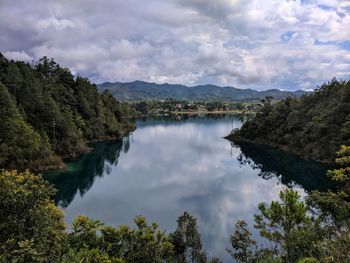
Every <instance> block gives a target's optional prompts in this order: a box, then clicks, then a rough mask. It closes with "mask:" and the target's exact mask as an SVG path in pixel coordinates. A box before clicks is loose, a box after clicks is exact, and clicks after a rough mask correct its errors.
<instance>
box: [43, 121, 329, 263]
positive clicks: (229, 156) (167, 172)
mask: <svg viewBox="0 0 350 263" xmlns="http://www.w3.org/2000/svg"><path fill="white" fill-rule="evenodd" d="M182 118H183V119H180V120H178V119H175V120H174V119H167V120H164V119H157V118H155V119H147V120H141V121H138V122H137V130H136V131H135V132H134V133H133V134H132V135H130V136H129V137H128V138H125V139H124V140H123V141H119V142H103V143H97V144H96V145H95V147H96V148H95V150H94V151H93V152H91V153H89V154H86V155H84V156H82V157H81V158H79V159H78V160H76V161H75V162H73V163H71V164H70V165H69V168H70V170H69V171H67V172H61V173H50V174H47V175H46V177H47V178H48V179H49V180H50V181H51V182H53V183H54V184H55V185H56V187H57V188H58V189H59V193H58V196H57V201H58V203H59V205H60V206H62V207H64V210H65V217H66V220H67V222H72V219H73V217H74V216H76V215H77V214H85V215H87V216H89V217H91V218H95V219H101V220H102V221H103V222H105V223H106V224H110V225H114V226H118V225H120V224H129V225H130V224H132V222H133V218H134V217H135V216H136V215H139V214H141V215H144V216H146V218H147V219H148V220H149V221H151V222H158V223H159V225H160V226H161V228H162V229H163V230H166V231H167V232H170V231H173V230H174V229H175V227H176V218H177V217H178V216H179V215H181V214H182V213H183V212H184V211H188V212H190V213H191V214H193V215H194V216H195V217H197V218H198V222H199V226H200V230H201V234H202V237H203V241H204V246H205V248H206V249H207V251H208V252H209V254H210V256H217V257H220V258H222V259H223V260H224V262H232V259H230V257H229V255H228V254H227V252H226V246H228V244H229V235H230V232H231V231H232V228H233V225H234V222H235V221H236V220H237V219H243V220H246V221H247V222H248V223H249V225H250V226H252V225H253V222H252V220H253V215H254V214H255V213H256V212H257V205H258V204H259V203H260V202H271V201H272V200H276V199H277V198H278V194H279V191H280V190H281V189H283V188H284V187H285V185H292V186H293V187H295V188H296V189H297V190H298V191H300V192H301V193H302V194H305V192H304V190H303V187H305V189H312V188H317V187H318V181H317V180H316V174H317V173H318V172H317V171H316V170H317V169H321V168H319V167H318V165H317V164H313V165H310V166H308V165H306V164H305V165H303V166H299V168H298V163H299V161H300V160H297V159H295V160H294V161H293V158H291V159H290V158H289V157H288V158H289V159H288V158H287V159H288V160H284V157H283V154H281V153H278V154H277V155H278V157H276V156H273V155H274V153H273V152H270V151H266V150H264V149H258V148H255V149H254V148H253V147H249V146H247V145H236V147H233V148H232V146H231V143H230V142H229V141H227V140H225V139H223V138H222V137H223V136H225V135H227V134H228V133H229V132H230V131H231V130H232V128H238V127H240V126H241V121H240V120H239V119H238V118H236V117H232V116H231V117H227V116H221V117H218V116H215V117H214V116H210V117H207V116H205V117H202V118H198V117H193V116H187V117H182ZM237 146H238V147H237ZM259 152H260V154H259ZM276 158H277V159H276ZM246 164H249V165H246ZM296 167H297V171H299V172H300V173H299V172H291V171H292V170H293V169H295V168H296ZM314 168H315V171H313V172H308V170H313V169H314ZM303 169H306V170H307V171H306V172H305V171H304V170H303ZM322 169H323V168H322ZM320 172H322V171H320ZM310 173H312V174H315V177H312V178H313V179H312V180H311V181H314V182H313V184H311V186H308V184H309V182H308V179H306V181H305V182H304V179H302V178H298V177H301V176H302V175H301V174H303V176H305V175H306V174H310ZM271 175H272V176H271ZM275 175H277V176H275ZM320 176H322V175H320ZM262 177H263V178H264V179H262ZM294 177H295V178H294ZM265 179H269V180H265ZM253 235H254V237H255V238H257V237H258V235H257V233H256V232H254V231H253Z"/></svg>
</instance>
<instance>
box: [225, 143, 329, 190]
mask: <svg viewBox="0 0 350 263" xmlns="http://www.w3.org/2000/svg"><path fill="white" fill-rule="evenodd" d="M231 144H232V147H234V148H236V149H238V150H239V151H240V154H239V156H238V157H237V160H238V161H239V163H240V164H241V165H249V166H250V167H252V169H254V170H257V171H258V175H259V176H260V177H262V178H264V179H266V180H269V179H271V178H273V177H276V178H278V179H279V180H280V181H281V183H282V184H284V185H286V186H289V187H293V186H295V185H299V186H301V187H302V188H303V189H304V190H305V191H307V192H310V191H312V190H319V191H327V190H328V189H329V188H333V187H335V184H334V183H333V182H332V181H331V179H330V178H329V177H327V176H325V175H326V172H327V170H329V169H330V168H331V167H330V166H329V165H326V164H320V163H318V162H314V161H308V160H304V159H301V158H299V157H297V156H295V155H292V154H288V153H285V152H283V151H281V150H278V149H276V148H274V147H270V146H266V145H261V144H254V143H250V142H232V143H231Z"/></svg>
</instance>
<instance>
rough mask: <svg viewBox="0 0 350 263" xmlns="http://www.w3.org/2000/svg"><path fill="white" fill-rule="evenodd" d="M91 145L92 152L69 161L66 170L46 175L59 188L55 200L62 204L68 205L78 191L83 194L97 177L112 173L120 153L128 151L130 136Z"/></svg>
mask: <svg viewBox="0 0 350 263" xmlns="http://www.w3.org/2000/svg"><path fill="white" fill-rule="evenodd" d="M91 147H93V150H92V151H91V152H89V153H86V154H83V155H82V156H80V157H79V158H77V159H76V160H74V161H73V162H70V163H68V164H67V169H66V170H64V171H55V172H49V173H46V174H45V175H44V177H45V179H46V180H48V181H49V182H51V183H52V184H53V185H54V186H55V187H56V189H57V190H58V192H57V195H56V197H55V201H56V203H57V204H59V205H60V206H62V207H67V206H68V205H69V204H70V203H71V202H72V201H73V199H74V197H75V195H76V194H77V193H78V192H79V194H80V195H81V196H83V195H84V194H85V193H86V192H87V191H88V190H89V189H90V188H91V186H92V185H93V184H94V181H95V178H96V177H101V176H103V175H104V174H110V172H111V170H112V167H113V166H117V164H118V158H119V156H120V153H121V152H124V153H127V152H128V150H129V148H130V141H129V136H127V137H124V138H123V139H122V140H118V141H106V142H97V143H94V144H92V145H91Z"/></svg>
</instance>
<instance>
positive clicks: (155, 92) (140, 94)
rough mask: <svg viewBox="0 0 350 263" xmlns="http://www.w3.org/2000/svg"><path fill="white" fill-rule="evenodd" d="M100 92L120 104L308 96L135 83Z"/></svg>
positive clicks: (105, 85)
mask: <svg viewBox="0 0 350 263" xmlns="http://www.w3.org/2000/svg"><path fill="white" fill-rule="evenodd" d="M98 88H99V90H100V91H104V90H106V89H108V90H110V92H111V93H112V94H113V95H114V97H115V98H117V99H119V100H151V99H167V98H172V99H177V100H228V101H243V100H245V101H247V100H261V99H264V98H265V97H266V96H272V97H273V98H275V99H284V98H287V97H289V96H291V97H301V96H302V95H304V94H306V93H307V92H305V91H302V90H297V91H294V92H290V91H281V90H278V89H270V90H265V91H256V90H252V89H237V88H234V87H229V86H226V87H219V86H216V85H198V86H194V87H187V86H184V85H179V84H168V83H165V84H156V83H149V82H144V81H134V82H127V83H121V82H115V83H110V82H105V83H103V84H100V85H98Z"/></svg>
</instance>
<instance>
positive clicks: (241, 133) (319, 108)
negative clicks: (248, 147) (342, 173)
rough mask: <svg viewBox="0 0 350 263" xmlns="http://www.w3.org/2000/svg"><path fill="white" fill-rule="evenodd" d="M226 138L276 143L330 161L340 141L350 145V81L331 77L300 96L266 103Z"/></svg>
mask: <svg viewBox="0 0 350 263" xmlns="http://www.w3.org/2000/svg"><path fill="white" fill-rule="evenodd" d="M228 138H229V139H232V140H248V141H253V142H258V143H263V144H269V145H275V146H279V147H281V148H283V149H285V150H287V151H291V152H294V153H297V154H299V155H302V156H304V157H307V158H310V159H315V160H319V161H324V162H331V161H333V160H334V157H335V152H336V151H337V149H338V148H339V147H340V146H341V145H342V144H345V145H349V144H350V81H338V80H336V79H333V80H332V81H330V82H328V83H325V84H323V85H322V86H321V87H319V88H318V89H316V90H315V92H313V93H312V94H309V95H305V96H303V97H301V98H300V99H295V98H287V99H285V100H283V101H280V102H278V103H276V104H273V105H271V104H270V103H269V102H265V104H264V107H263V108H262V109H261V110H260V111H259V112H258V113H257V114H256V116H255V118H254V119H252V120H250V121H247V122H246V123H244V125H243V126H242V128H241V129H240V130H238V131H235V132H234V133H232V134H231V135H229V136H228Z"/></svg>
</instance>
